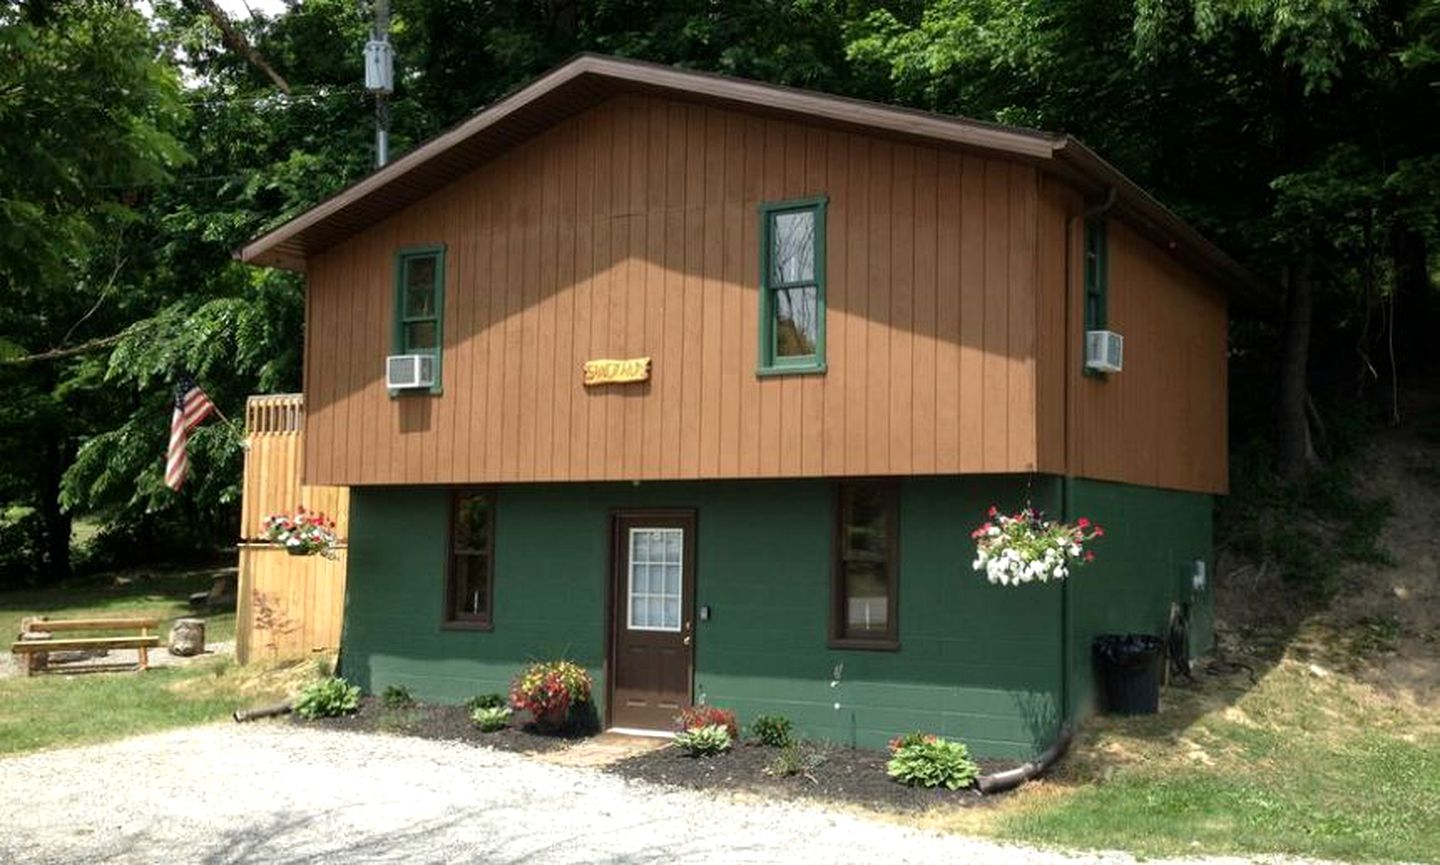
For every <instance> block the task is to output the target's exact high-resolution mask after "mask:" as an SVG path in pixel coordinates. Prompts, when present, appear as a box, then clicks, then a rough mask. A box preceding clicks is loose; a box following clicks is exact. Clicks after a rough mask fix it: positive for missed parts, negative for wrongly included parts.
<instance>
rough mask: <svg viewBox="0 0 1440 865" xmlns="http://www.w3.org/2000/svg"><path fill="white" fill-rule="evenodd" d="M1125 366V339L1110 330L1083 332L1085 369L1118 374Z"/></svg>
mask: <svg viewBox="0 0 1440 865" xmlns="http://www.w3.org/2000/svg"><path fill="white" fill-rule="evenodd" d="M1124 365H1125V337H1123V336H1121V335H1120V334H1118V333H1115V332H1114V331H1110V330H1087V331H1085V368H1086V369H1088V370H1091V371H1093V372H1119V371H1120V370H1121V368H1122V367H1124Z"/></svg>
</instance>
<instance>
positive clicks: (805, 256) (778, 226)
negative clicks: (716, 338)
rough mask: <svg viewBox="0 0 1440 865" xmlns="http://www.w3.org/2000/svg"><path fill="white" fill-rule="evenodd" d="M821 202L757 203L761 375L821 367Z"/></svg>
mask: <svg viewBox="0 0 1440 865" xmlns="http://www.w3.org/2000/svg"><path fill="white" fill-rule="evenodd" d="M825 203H826V202H825V199H824V198H808V199H804V200H802V201H785V202H779V203H773V204H762V205H761V206H760V359H759V364H758V365H757V368H756V371H757V372H758V373H760V374H761V375H767V374H768V375H779V374H787V373H800V372H823V371H824V370H825Z"/></svg>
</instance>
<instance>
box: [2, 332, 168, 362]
mask: <svg viewBox="0 0 1440 865" xmlns="http://www.w3.org/2000/svg"><path fill="white" fill-rule="evenodd" d="M155 324H156V322H154V321H150V322H146V323H144V324H141V325H138V326H136V327H130V328H127V329H125V330H123V331H121V332H120V333H114V334H111V335H110V336H102V337H99V338H97V339H92V340H88V341H86V342H82V343H80V344H79V345H71V346H66V347H65V348H52V349H50V350H49V351H41V352H36V353H35V354H27V355H22V356H20V357H5V358H0V366H29V365H30V364H32V363H40V362H42V361H47V360H64V359H65V358H67V357H78V356H79V355H82V354H89V353H90V352H92V351H99V350H100V349H102V348H109V347H110V346H112V345H115V344H117V343H119V342H120V340H122V339H125V338H126V337H128V336H133V335H134V334H136V333H138V332H140V331H143V330H148V329H150V328H152V327H154V326H155Z"/></svg>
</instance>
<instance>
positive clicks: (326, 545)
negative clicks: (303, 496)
mask: <svg viewBox="0 0 1440 865" xmlns="http://www.w3.org/2000/svg"><path fill="white" fill-rule="evenodd" d="M263 529H264V532H265V540H267V541H269V542H270V543H272V544H279V545H280V546H282V547H284V548H285V552H287V553H290V554H291V555H295V556H313V555H322V556H327V557H328V556H331V555H333V550H334V549H335V544H336V538H335V521H334V520H332V519H330V518H329V517H327V516H325V514H323V513H312V512H310V511H307V510H305V509H304V508H303V507H302V508H296V509H295V513H293V514H271V515H270V516H268V517H266V518H265V523H264V525H263Z"/></svg>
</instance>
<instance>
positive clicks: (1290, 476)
mask: <svg viewBox="0 0 1440 865" xmlns="http://www.w3.org/2000/svg"><path fill="white" fill-rule="evenodd" d="M1310 270H1311V259H1310V255H1309V253H1306V254H1304V255H1303V256H1302V257H1301V259H1300V260H1299V261H1297V262H1295V263H1294V264H1293V265H1291V267H1290V268H1289V272H1288V274H1287V275H1288V279H1287V282H1288V285H1287V287H1286V292H1285V327H1284V331H1283V334H1282V343H1281V356H1280V392H1279V395H1278V399H1277V401H1276V411H1277V412H1278V417H1277V433H1278V445H1279V453H1278V455H1277V459H1276V468H1277V469H1278V470H1279V472H1280V477H1281V479H1282V480H1284V481H1286V482H1287V483H1290V482H1294V481H1297V480H1299V479H1300V478H1301V477H1303V476H1304V475H1305V472H1306V470H1307V469H1308V468H1309V467H1310V462H1311V453H1312V452H1311V448H1310V435H1309V432H1310V430H1309V427H1308V426H1307V421H1306V418H1305V401H1306V394H1307V380H1308V369H1309V363H1310V319H1311V311H1312V308H1313V305H1314V298H1313V296H1312V292H1311V284H1310V275H1311V274H1310Z"/></svg>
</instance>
